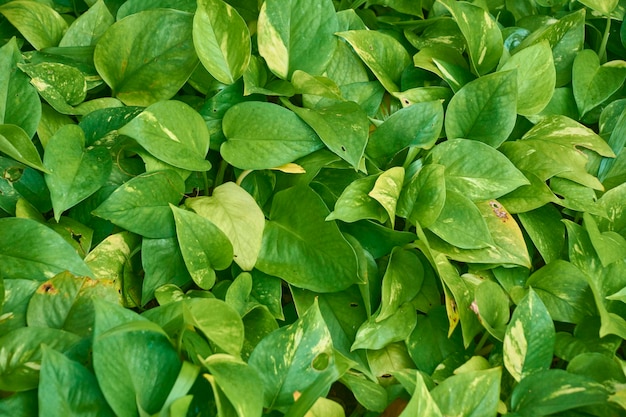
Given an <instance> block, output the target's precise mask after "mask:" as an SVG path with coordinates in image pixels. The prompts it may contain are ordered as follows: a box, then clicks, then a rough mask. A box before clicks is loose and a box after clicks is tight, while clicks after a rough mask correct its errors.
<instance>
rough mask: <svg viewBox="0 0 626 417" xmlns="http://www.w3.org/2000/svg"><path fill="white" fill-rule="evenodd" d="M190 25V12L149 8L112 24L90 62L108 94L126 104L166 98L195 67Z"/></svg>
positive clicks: (143, 103) (185, 79) (130, 104)
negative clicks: (104, 84)
mask: <svg viewBox="0 0 626 417" xmlns="http://www.w3.org/2000/svg"><path fill="white" fill-rule="evenodd" d="M192 22H193V15H192V14H190V13H185V12H181V11H177V10H174V9H153V10H146V11H143V12H139V13H135V14H132V15H130V16H127V17H126V18H124V19H122V20H119V21H118V22H116V23H115V24H113V26H111V27H110V28H109V29H108V30H107V31H106V32H105V33H104V34H103V35H102V37H100V40H99V41H98V43H97V44H96V49H95V51H94V58H93V59H94V64H95V66H96V69H97V70H98V73H99V74H100V76H102V79H104V81H105V82H106V83H107V84H108V85H109V86H110V87H111V89H112V90H113V95H114V96H116V97H117V98H119V99H120V100H121V101H122V102H124V104H126V105H129V106H149V105H150V104H153V103H156V102H157V101H160V100H168V99H170V98H172V96H173V95H174V94H176V92H177V91H178V90H179V89H180V88H181V87H182V86H183V84H185V82H186V81H187V79H188V78H189V76H190V75H191V73H192V72H193V71H194V69H195V68H196V65H197V63H198V57H197V56H196V53H195V50H194V48H193V39H192ZM120 62H124V63H125V64H124V65H119V63H120Z"/></svg>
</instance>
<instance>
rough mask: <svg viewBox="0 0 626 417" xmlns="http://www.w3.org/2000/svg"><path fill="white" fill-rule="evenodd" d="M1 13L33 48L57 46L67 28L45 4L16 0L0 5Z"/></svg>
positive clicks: (62, 20)
mask: <svg viewBox="0 0 626 417" xmlns="http://www.w3.org/2000/svg"><path fill="white" fill-rule="evenodd" d="M0 14H2V15H3V16H4V17H5V18H6V19H7V20H8V21H9V22H11V24H12V25H13V26H15V27H16V28H17V30H19V31H20V33H21V34H22V36H24V38H25V39H26V40H27V41H28V43H30V44H31V45H32V46H33V47H34V48H35V49H37V50H39V49H44V48H49V47H52V46H57V45H58V44H59V41H60V40H61V38H62V37H63V33H64V32H65V30H66V29H67V23H66V22H65V19H63V17H62V16H61V15H60V14H58V13H57V12H56V11H55V10H54V9H52V8H51V7H50V6H47V5H46V4H43V3H40V2H36V1H26V0H18V1H11V2H9V3H5V4H3V5H2V6H0Z"/></svg>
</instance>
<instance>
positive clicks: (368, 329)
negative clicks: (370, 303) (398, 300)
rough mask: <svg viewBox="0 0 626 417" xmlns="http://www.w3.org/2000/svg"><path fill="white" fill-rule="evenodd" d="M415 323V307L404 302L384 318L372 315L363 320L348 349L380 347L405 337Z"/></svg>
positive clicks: (374, 348)
mask: <svg viewBox="0 0 626 417" xmlns="http://www.w3.org/2000/svg"><path fill="white" fill-rule="evenodd" d="M416 323H417V315H416V314H415V308H414V307H413V305H412V304H411V303H404V304H402V305H401V306H400V307H398V308H397V310H396V311H394V312H393V313H391V314H389V315H387V316H386V318H384V319H380V320H379V319H378V317H375V316H372V317H370V318H369V319H368V320H367V321H366V322H364V323H363V324H362V325H361V327H359V330H358V331H357V333H356V337H355V340H354V343H353V344H352V347H351V348H350V349H351V350H356V349H373V350H378V349H382V348H384V347H385V346H387V345H388V344H390V343H393V342H399V341H401V340H404V339H406V338H407V337H408V336H409V335H410V334H411V332H412V331H413V328H414V327H415V324H416Z"/></svg>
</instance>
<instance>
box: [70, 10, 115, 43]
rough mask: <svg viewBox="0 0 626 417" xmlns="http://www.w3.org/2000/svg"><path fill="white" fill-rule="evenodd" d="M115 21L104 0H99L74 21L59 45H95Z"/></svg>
mask: <svg viewBox="0 0 626 417" xmlns="http://www.w3.org/2000/svg"><path fill="white" fill-rule="evenodd" d="M114 22H115V18H114V17H113V16H112V15H111V12H110V11H109V9H108V7H107V5H106V3H105V2H104V0H98V1H96V2H95V3H94V4H93V5H92V6H91V7H90V8H89V10H87V11H85V12H84V13H83V14H82V15H80V16H79V17H78V18H77V19H76V20H74V22H72V24H71V25H70V27H69V28H68V29H67V31H66V32H65V34H64V35H63V39H61V42H60V43H59V46H60V47H75V46H93V45H95V44H96V43H97V42H98V39H100V37H101V36H102V35H103V34H104V32H105V31H106V30H107V29H108V28H109V26H111V25H112V24H113V23H114Z"/></svg>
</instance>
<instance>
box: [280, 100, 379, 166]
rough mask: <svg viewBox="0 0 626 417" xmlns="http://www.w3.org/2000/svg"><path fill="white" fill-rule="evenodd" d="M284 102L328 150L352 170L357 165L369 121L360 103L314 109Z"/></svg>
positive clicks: (363, 150)
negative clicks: (350, 166) (313, 131)
mask: <svg viewBox="0 0 626 417" xmlns="http://www.w3.org/2000/svg"><path fill="white" fill-rule="evenodd" d="M286 104H287V105H288V107H289V108H290V109H291V110H292V111H293V112H294V113H296V114H297V115H298V116H299V117H300V118H301V119H302V120H304V121H305V122H306V123H307V124H308V125H309V126H311V128H312V129H313V130H315V133H317V134H318V136H319V137H320V139H321V140H322V142H324V145H326V147H327V148H328V149H330V150H331V151H332V152H333V153H335V154H336V155H338V156H339V157H340V158H341V159H343V160H345V161H346V162H348V163H349V164H350V165H352V166H353V167H354V168H355V169H358V168H359V165H360V163H361V158H362V157H363V153H364V152H365V146H366V145H367V139H368V135H369V130H368V129H369V120H368V118H367V114H366V113H365V111H364V110H363V109H362V108H361V106H359V105H358V104H356V103H355V102H353V101H346V102H341V103H337V104H332V105H330V106H325V107H318V108H316V109H305V108H301V107H296V106H293V105H289V103H288V102H286Z"/></svg>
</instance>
